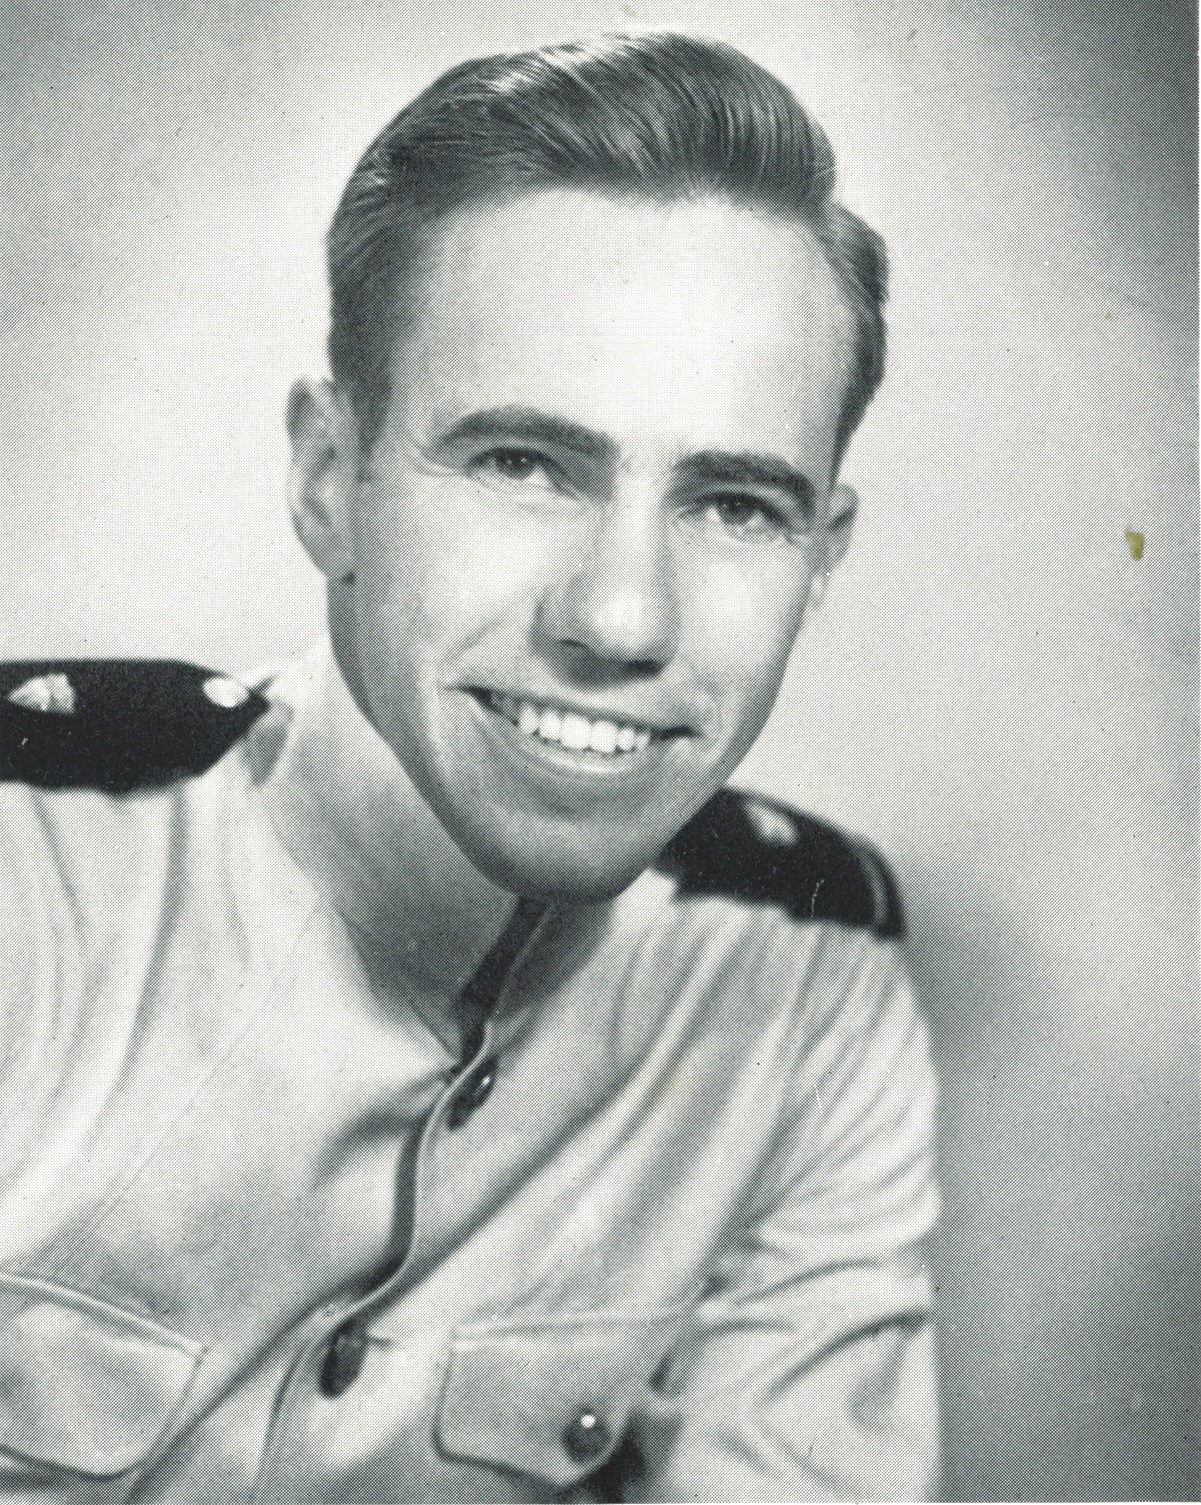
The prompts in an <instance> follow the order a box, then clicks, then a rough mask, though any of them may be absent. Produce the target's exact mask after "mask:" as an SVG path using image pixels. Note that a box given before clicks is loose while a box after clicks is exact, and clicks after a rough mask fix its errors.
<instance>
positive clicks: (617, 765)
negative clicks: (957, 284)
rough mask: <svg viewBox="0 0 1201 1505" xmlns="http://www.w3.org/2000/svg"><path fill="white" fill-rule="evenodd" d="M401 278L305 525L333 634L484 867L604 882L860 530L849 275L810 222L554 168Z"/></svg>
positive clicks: (565, 886) (501, 878) (767, 666)
mask: <svg viewBox="0 0 1201 1505" xmlns="http://www.w3.org/2000/svg"><path fill="white" fill-rule="evenodd" d="M411 294H412V297H413V314H412V320H411V323H410V324H409V325H408V326H407V328H406V331H405V334H404V336H403V338H402V339H401V341H400V342H399V348H398V349H397V351H396V355H395V363H394V371H393V396H392V401H391V406H390V410H389V414H388V417H387V420H386V422H385V425H384V429H383V432H382V433H381V435H380V437H379V439H378V441H377V442H376V444H375V445H374V446H373V447H372V449H371V451H370V453H369V454H368V455H366V456H359V457H358V462H357V464H356V466H355V467H353V479H351V476H352V468H351V467H345V468H344V470H343V471H341V472H338V474H340V475H341V476H342V477H343V479H342V481H341V482H340V483H339V484H340V487H341V490H340V492H339V494H338V495H337V496H336V498H335V504H334V505H333V506H332V507H329V504H328V499H327V501H326V504H325V506H326V508H327V509H328V515H326V514H325V513H323V520H322V523H321V526H322V527H323V528H324V529H325V533H324V535H323V536H324V543H323V544H322V546H321V547H320V548H317V549H314V548H313V544H312V542H311V541H310V549H311V550H312V551H313V552H314V555H315V557H318V558H319V562H320V563H321V564H322V567H323V568H325V569H326V571H327V573H329V574H331V575H332V576H338V575H341V576H343V577H344V576H346V575H349V574H353V579H352V580H351V581H349V583H344V584H341V585H338V586H337V587H336V589H335V593H334V594H335V599H336V600H337V601H338V602H339V603H340V604H339V605H338V607H337V609H336V610H335V614H334V630H335V637H336V641H337V648H338V655H339V660H340V662H341V663H342V665H343V667H344V670H346V672H347V675H348V678H349V679H350V680H351V681H352V682H353V687H354V688H355V690H356V694H357V696H358V698H359V700H360V702H361V705H362V708H363V709H364V711H365V712H366V714H367V715H368V716H369V718H370V720H371V721H372V723H373V724H374V725H375V727H376V729H377V730H378V731H379V732H380V733H381V734H382V736H383V737H384V738H385V740H386V741H387V742H388V743H389V745H390V746H391V747H392V749H393V751H394V752H395V754H396V756H397V758H398V759H399V760H400V762H401V764H402V765H403V767H404V768H405V770H406V771H407V773H408V775H409V777H410V778H411V779H412V781H413V783H414V784H415V785H416V787H417V788H418V789H419V790H420V791H421V793H422V794H423V795H424V797H425V798H426V800H427V801H428V802H429V804H430V805H431V807H432V808H433V810H434V812H435V813H436V814H437V816H438V818H439V820H440V821H441V823H442V824H443V825H444V826H445V828H446V829H447V830H448V831H449V832H450V834H451V836H452V837H453V838H454V839H455V841H456V842H457V843H458V845H459V846H460V847H461V849H462V850H463V851H464V852H465V853H466V854H467V856H468V857H469V858H470V859H471V860H472V861H473V862H474V863H475V864H476V866H477V867H479V868H480V869H481V870H482V871H483V872H484V873H485V874H486V875H487V876H488V877H489V878H490V879H491V880H492V881H493V882H494V883H497V884H498V885H500V886H502V887H504V888H507V889H510V890H512V891H514V892H518V893H525V894H529V895H537V896H542V897H558V898H564V899H576V900H594V899H599V898H602V897H606V896H609V895H611V894H613V893H615V892H617V891H618V890H620V889H621V888H623V887H624V886H625V885H626V884H628V883H629V882H630V881H632V879H633V878H634V877H636V876H637V874H638V873H639V872H641V871H642V870H643V869H644V868H645V867H646V866H648V865H649V864H651V863H652V862H653V861H654V860H655V859H656V857H657V856H658V854H659V852H660V851H661V850H662V848H663V846H664V845H665V844H666V842H667V841H668V840H669V839H670V838H671V837H672V836H673V835H674V834H675V832H676V831H677V830H678V829H679V828H680V827H681V826H682V825H683V824H684V822H685V821H687V820H688V818H689V817H690V816H691V815H692V814H693V813H694V812H695V811H696V810H697V809H698V808H699V807H700V806H701V805H702V804H703V803H704V802H705V801H706V800H707V799H708V798H709V797H710V796H711V795H712V794H713V793H715V792H716V790H717V789H718V788H719V787H720V786H721V785H722V784H723V783H724V782H725V781H726V779H727V778H728V776H729V774H730V772H731V770H732V769H733V768H734V767H735V765H736V764H737V763H738V762H739V760H740V759H741V758H742V757H743V755H744V754H745V753H746V751H747V750H748V748H749V747H750V746H751V744H752V742H753V741H754V740H755V737H756V736H757V735H758V733H759V731H760V730H761V728H762V726H763V724H764V721H765V720H766V718H767V715H768V713H769V711H770V710H771V707H772V704H773V701H774V700H775V697H776V693H777V691H778V689H779V686H780V681H781V678H782V676H783V673H784V670H785V666H786V664H787V660H788V656H789V652H790V650H791V648H792V645H793V642H794V640H795V638H796V635H797V633H798V631H799V629H800V625H801V619H802V615H803V612H804V609H805V603H806V600H807V598H808V595H809V591H810V588H811V584H812V581H813V579H814V575H815V573H816V572H817V571H819V570H822V569H825V568H826V567H827V566H828V564H829V563H830V562H831V556H833V555H836V554H837V553H839V552H840V551H841V548H842V547H843V546H844V542H845V535H846V533H847V532H848V530H849V520H850V513H851V510H852V502H853V498H851V497H850V495H849V493H846V492H845V490H844V489H843V488H839V487H835V486H834V485H833V478H832V474H833V469H834V461H835V439H836V433H837V427H838V419H839V413H840V410H841V407H842V403H843V399H844V395H845V391H846V371H847V366H848V340H849V321H848V319H847V317H846V314H845V311H844V305H843V303H842V302H841V300H840V298H839V295H838V293H837V290H836V288H835V285H834V282H833V278H832V275H831V273H830V272H829V269H828V268H827V266H826V264H825V262H824V260H823V259H822V257H821V254H820V252H819V251H818V250H817V249H816V248H815V247H814V245H813V243H812V242H811V239H810V237H809V235H808V233H807V232H806V231H805V230H804V229H803V228H801V227H799V226H796V225H792V224H788V223H785V222H783V221H781V220H778V219H774V218H770V217H767V216H765V215H760V214H758V213H755V212H753V211H751V210H749V209H746V208H742V207H736V206H733V205H731V204H728V203H726V202H724V201H720V200H716V199H714V200H702V201H695V202H691V203H685V204H673V205H665V204H658V203H653V202H647V201H642V200H629V199H616V198H607V197H603V196H600V195H597V194H593V193H585V192H567V191H563V192H557V191H556V192H545V193H537V194H530V195H527V196H525V197H521V198H518V199H516V200H513V201H510V202H507V203H504V204H501V205H488V206H481V207H478V208H475V209H473V210H462V211H459V212H457V213H456V214H454V215H452V216H450V217H449V218H448V219H447V220H446V221H444V222H443V223H442V224H441V225H440V226H439V227H438V231H437V233H436V235H435V237H434V243H433V245H432V247H431V253H430V257H429V260H428V263H427V265H426V267H425V268H424V269H423V271H422V272H421V273H420V275H419V276H418V277H417V278H416V279H415V284H414V286H413V288H412V290H411ZM298 456H299V458H298V465H299V467H300V468H301V470H302V472H303V470H304V467H305V463H306V462H305V460H304V458H303V456H302V455H300V451H299V450H298ZM326 480H327V482H328V476H326ZM304 486H305V476H304V475H303V474H302V476H301V487H300V489H301V491H302V492H303V490H304ZM330 489H331V488H330V487H329V486H328V484H327V486H326V490H327V492H328V491H329V490H330ZM332 489H334V490H335V491H337V487H334V488H332ZM301 505H302V507H303V505H304V504H303V503H302V504H301ZM304 531H305V529H304V527H303V525H302V532H304ZM335 558H336V560H337V564H336V565H335V564H332V563H331V560H333V559H335Z"/></svg>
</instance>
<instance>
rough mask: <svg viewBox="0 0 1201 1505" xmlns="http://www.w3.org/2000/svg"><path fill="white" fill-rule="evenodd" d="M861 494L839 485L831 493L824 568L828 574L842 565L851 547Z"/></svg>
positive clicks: (849, 487) (851, 488)
mask: <svg viewBox="0 0 1201 1505" xmlns="http://www.w3.org/2000/svg"><path fill="white" fill-rule="evenodd" d="M858 510H859V494H858V492H857V491H855V489H854V488H853V487H851V486H843V485H842V484H839V485H837V486H835V487H834V489H833V490H832V491H831V492H830V520H829V522H828V523H827V524H826V557H825V560H824V561H823V567H824V570H825V572H826V573H827V574H828V573H829V572H830V571H831V570H832V569H834V568H835V566H836V565H839V564H841V563H842V561H843V559H844V558H845V556H846V552H847V550H848V549H849V548H850V546H851V534H852V533H853V532H854V529H855V514H856V512H857V511H858Z"/></svg>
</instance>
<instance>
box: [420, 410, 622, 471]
mask: <svg viewBox="0 0 1201 1505" xmlns="http://www.w3.org/2000/svg"><path fill="white" fill-rule="evenodd" d="M496 439H508V440H514V441H516V442H517V443H520V444H545V445H549V446H551V447H552V448H555V449H561V450H568V451H570V452H571V453H572V454H576V455H579V456H580V458H581V459H584V460H592V461H607V462H608V463H610V464H613V463H615V462H616V460H617V445H616V444H615V443H614V442H613V440H612V439H610V438H608V437H607V436H606V435H605V434H598V433H597V432H596V431H595V430H594V429H590V428H585V427H584V425H583V424H580V423H572V422H571V420H570V419H567V418H559V417H557V416H556V415H555V414H554V413H540V412H539V411H538V410H537V409H536V408H521V407H504V408H485V409H483V410H482V411H480V412H478V413H467V414H464V416H463V417H462V418H459V419H456V420H454V421H453V422H451V423H450V424H449V426H448V427H446V428H444V429H441V430H440V432H439V433H438V437H437V440H436V447H437V448H438V449H441V450H448V449H454V448H456V447H457V446H458V445H461V444H478V443H480V442H481V441H487V440H496Z"/></svg>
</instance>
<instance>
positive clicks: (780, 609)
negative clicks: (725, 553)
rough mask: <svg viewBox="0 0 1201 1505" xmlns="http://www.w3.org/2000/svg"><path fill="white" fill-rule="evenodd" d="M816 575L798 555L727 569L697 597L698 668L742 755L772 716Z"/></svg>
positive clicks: (695, 655)
mask: <svg viewBox="0 0 1201 1505" xmlns="http://www.w3.org/2000/svg"><path fill="white" fill-rule="evenodd" d="M810 580H811V572H810V571H809V569H808V567H807V566H806V565H805V564H803V563H802V562H800V561H798V560H796V559H795V557H794V558H792V559H788V560H786V561H783V562H782V564H781V566H780V567H778V568H767V569H743V568H738V567H729V568H727V569H725V570H723V571H720V572H718V573H717V574H716V576H715V578H713V579H712V580H711V581H710V583H709V587H708V589H706V590H705V591H703V592H698V593H697V595H696V596H695V597H694V613H693V618H692V620H693V631H692V633H691V634H690V636H691V638H692V649H691V657H692V661H693V668H694V672H695V673H697V675H698V677H700V678H702V679H704V680H705V681H707V683H708V686H709V689H710V693H711V694H713V696H714V698H715V700H716V701H717V702H718V704H719V705H720V706H721V719H722V723H723V733H724V736H725V738H726V739H727V740H728V741H729V744H730V746H731V749H732V750H733V751H734V752H735V753H737V755H738V756H741V755H742V753H744V752H745V751H746V750H747V749H748V748H749V747H750V745H751V743H752V742H753V741H754V740H755V738H756V737H757V736H758V735H759V732H760V731H761V730H762V728H763V724H764V722H766V720H767V718H768V716H769V715H770V714H771V710H772V707H773V705H774V704H775V700H776V695H777V694H778V692H779V689H780V683H781V681H782V679H783V677H784V673H785V671H786V669H787V667H788V660H789V656H790V654H791V652H792V648H793V644H794V643H795V642H796V639H797V635H798V634H799V632H800V628H801V622H802V619H803V616H804V609H805V602H806V600H807V599H808V594H809V582H810ZM702 597H703V609H702V601H701V598H702Z"/></svg>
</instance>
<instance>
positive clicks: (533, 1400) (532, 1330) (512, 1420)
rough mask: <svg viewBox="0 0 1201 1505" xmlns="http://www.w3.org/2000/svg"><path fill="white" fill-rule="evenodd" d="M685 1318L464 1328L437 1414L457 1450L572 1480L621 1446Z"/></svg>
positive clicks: (453, 1452) (556, 1481)
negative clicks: (639, 1405)
mask: <svg viewBox="0 0 1201 1505" xmlns="http://www.w3.org/2000/svg"><path fill="white" fill-rule="evenodd" d="M679 1325H680V1324H679V1322H678V1321H673V1320H671V1319H670V1318H667V1317H663V1316H648V1317H642V1316H641V1315H635V1316H633V1317H631V1316H628V1315H626V1314H622V1315H621V1316H616V1317H613V1318H612V1319H609V1318H599V1319H598V1318H591V1317H590V1318H583V1319H580V1320H578V1321H575V1320H570V1321H561V1322H556V1323H553V1324H546V1325H520V1326H519V1325H510V1324H507V1323H506V1324H503V1325H502V1324H496V1325H483V1324H481V1325H478V1326H471V1327H465V1328H460V1329H459V1331H458V1333H457V1334H456V1335H455V1340H454V1343H453V1346H452V1348H451V1355H450V1365H449V1368H448V1370H447V1375H446V1382H445V1385H444V1388H443V1391H442V1399H441V1405H440V1409H439V1415H438V1442H439V1445H440V1447H441V1449H442V1451H443V1452H444V1453H446V1454H449V1455H450V1456H451V1457H452V1458H457V1459H462V1460H465V1461H470V1462H474V1463H484V1464H490V1465H492V1466H493V1467H497V1468H502V1469H505V1470H507V1471H509V1472H510V1473H517V1474H524V1475H526V1476H528V1477H530V1478H534V1479H538V1480H541V1481H544V1482H545V1483H547V1484H549V1485H551V1486H552V1487H554V1488H556V1489H565V1488H567V1487H568V1486H569V1485H572V1484H575V1483H577V1482H578V1481H579V1480H580V1479H582V1478H584V1477H585V1475H587V1474H590V1473H592V1472H593V1471H594V1470H596V1469H598V1468H600V1467H601V1466H602V1465H603V1464H604V1463H605V1462H606V1461H607V1460H608V1459H609V1458H610V1457H611V1456H612V1455H613V1453H614V1452H615V1451H616V1450H617V1448H618V1447H619V1445H620V1444H621V1441H622V1437H623V1435H624V1433H625V1431H626V1429H627V1426H628V1424H629V1421H630V1417H631V1414H632V1413H633V1411H634V1409H635V1407H636V1406H637V1405H638V1403H639V1401H640V1399H642V1398H643V1397H644V1396H645V1394H646V1391H647V1387H648V1385H649V1384H650V1381H651V1380H652V1378H653V1376H654V1374H655V1371H656V1370H657V1369H658V1368H659V1367H660V1365H661V1363H662V1361H663V1359H664V1357H665V1355H666V1353H667V1351H668V1348H669V1347H670V1345H671V1342H672V1340H673V1338H674V1337H675V1335H676V1333H677V1332H678V1330H679Z"/></svg>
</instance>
